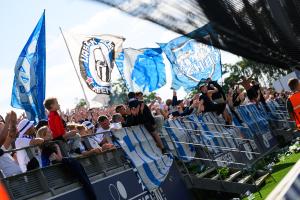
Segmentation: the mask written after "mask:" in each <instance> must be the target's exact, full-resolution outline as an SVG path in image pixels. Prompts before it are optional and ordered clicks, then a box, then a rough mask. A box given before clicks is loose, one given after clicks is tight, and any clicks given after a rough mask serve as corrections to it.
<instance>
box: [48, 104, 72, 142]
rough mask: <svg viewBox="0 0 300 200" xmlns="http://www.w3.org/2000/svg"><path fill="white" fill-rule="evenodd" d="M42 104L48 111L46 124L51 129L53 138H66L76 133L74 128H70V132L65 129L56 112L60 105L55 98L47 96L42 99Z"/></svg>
mask: <svg viewBox="0 0 300 200" xmlns="http://www.w3.org/2000/svg"><path fill="white" fill-rule="evenodd" d="M44 106H45V108H46V109H47V110H48V112H49V115H48V125H49V128H50V130H51V131H52V134H53V139H54V140H66V139H68V138H70V137H74V136H75V135H76V132H77V131H76V130H72V131H70V132H66V131H65V126H64V123H63V121H62V118H61V117H60V115H59V113H58V111H59V110H60V105H59V104H58V101H57V99H56V98H47V99H46V100H45V101H44Z"/></svg>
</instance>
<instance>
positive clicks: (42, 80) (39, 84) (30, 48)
mask: <svg viewBox="0 0 300 200" xmlns="http://www.w3.org/2000/svg"><path fill="white" fill-rule="evenodd" d="M45 89H46V40H45V12H44V13H43V15H42V17H41V18H40V20H39V22H38V23H37V25H36V27H35V28H34V30H33V32H32V33H31V35H30V37H29V39H28V41H27V42H26V44H25V46H24V48H23V50H22V52H21V54H20V55H19V58H18V60H17V63H16V66H15V76H14V82H13V88H12V97H11V106H12V107H14V108H20V109H24V110H25V111H26V115H27V118H28V119H29V120H32V121H35V122H37V121H39V120H40V119H45V118H46V116H45V109H44V105H43V101H44V99H45Z"/></svg>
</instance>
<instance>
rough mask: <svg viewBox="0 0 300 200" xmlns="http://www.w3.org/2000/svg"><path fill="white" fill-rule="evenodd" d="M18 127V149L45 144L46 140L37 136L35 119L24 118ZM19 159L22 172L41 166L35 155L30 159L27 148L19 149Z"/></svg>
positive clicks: (16, 143)
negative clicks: (24, 148)
mask: <svg viewBox="0 0 300 200" xmlns="http://www.w3.org/2000/svg"><path fill="white" fill-rule="evenodd" d="M17 129H18V132H19V137H18V138H17V139H16V142H15V145H16V148H17V149H19V148H23V147H28V146H31V145H41V144H43V142H44V140H43V139H42V138H35V134H36V132H35V127H34V125H33V121H29V120H28V119H23V120H21V121H20V122H19V124H18V127H17ZM17 160H18V163H19V166H20V168H21V170H22V172H26V171H27V170H32V169H35V168H38V167H39V163H38V160H37V159H36V158H35V157H33V158H31V159H30V158H29V157H28V155H27V153H26V151H25V150H20V151H17Z"/></svg>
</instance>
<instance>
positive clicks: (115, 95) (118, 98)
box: [109, 78, 128, 105]
mask: <svg viewBox="0 0 300 200" xmlns="http://www.w3.org/2000/svg"><path fill="white" fill-rule="evenodd" d="M127 93H128V89H127V87H126V85H125V83H124V81H123V79H122V78H119V79H118V80H117V81H116V82H114V83H112V93H111V95H110V102H109V103H110V104H111V105H113V104H114V105H117V104H123V103H125V102H126V101H127Z"/></svg>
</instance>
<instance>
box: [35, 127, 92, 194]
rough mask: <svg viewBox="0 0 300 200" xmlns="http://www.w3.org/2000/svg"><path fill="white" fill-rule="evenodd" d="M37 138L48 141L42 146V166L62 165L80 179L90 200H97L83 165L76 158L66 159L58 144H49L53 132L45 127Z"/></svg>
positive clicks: (40, 130) (38, 133)
mask: <svg viewBox="0 0 300 200" xmlns="http://www.w3.org/2000/svg"><path fill="white" fill-rule="evenodd" d="M37 136H38V137H41V138H43V139H44V140H45V141H48V142H47V143H45V144H43V145H42V146H41V151H42V153H41V157H42V166H43V167H46V166H49V165H50V164H54V163H62V165H63V167H65V168H66V170H68V171H69V172H71V173H72V175H73V176H75V177H77V178H78V179H79V181H80V182H81V183H82V185H83V188H84V190H85V191H86V194H87V196H88V197H89V199H97V196H96V194H95V191H94V189H93V186H92V184H91V182H90V180H89V177H88V176H87V174H86V172H85V170H84V168H83V167H82V165H81V164H80V163H79V162H78V161H77V160H75V159H74V158H64V157H63V156H62V154H61V150H60V148H59V146H58V145H57V144H56V143H53V142H49V141H51V140H52V138H53V135H52V133H51V130H50V129H49V128H48V127H47V126H43V127H41V128H40V129H39V130H38V132H37Z"/></svg>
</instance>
